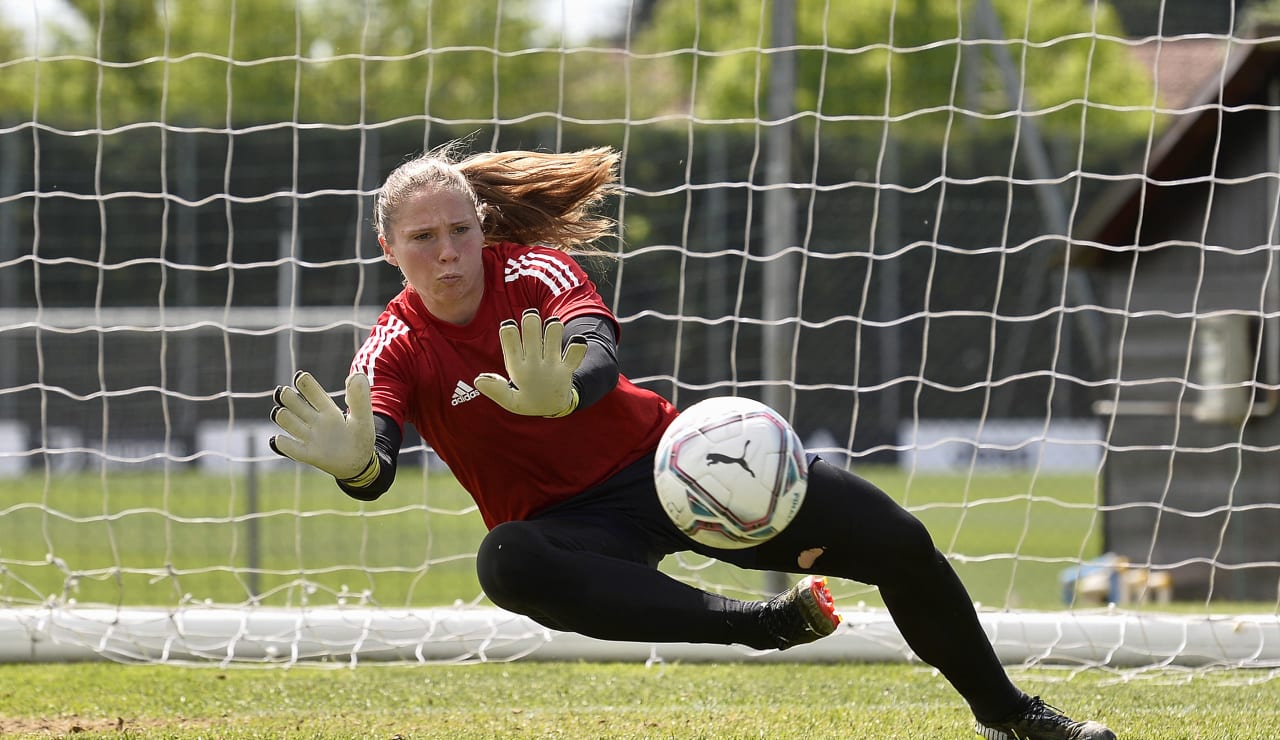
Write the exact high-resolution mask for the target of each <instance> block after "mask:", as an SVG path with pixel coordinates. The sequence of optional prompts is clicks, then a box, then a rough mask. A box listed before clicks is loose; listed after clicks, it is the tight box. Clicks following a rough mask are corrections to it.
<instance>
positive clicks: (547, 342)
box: [539, 316, 564, 362]
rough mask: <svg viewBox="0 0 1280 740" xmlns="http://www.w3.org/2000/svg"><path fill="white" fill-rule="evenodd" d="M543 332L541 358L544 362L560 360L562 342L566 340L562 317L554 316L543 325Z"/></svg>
mask: <svg viewBox="0 0 1280 740" xmlns="http://www.w3.org/2000/svg"><path fill="white" fill-rule="evenodd" d="M542 332H543V333H542V355H541V356H540V357H539V359H540V360H542V361H543V362H555V361H558V360H560V359H561V355H560V344H561V343H562V342H563V341H564V324H563V323H561V322H560V319H558V318H556V317H555V316H552V317H551V318H549V319H547V323H546V324H544V325H543V328H542Z"/></svg>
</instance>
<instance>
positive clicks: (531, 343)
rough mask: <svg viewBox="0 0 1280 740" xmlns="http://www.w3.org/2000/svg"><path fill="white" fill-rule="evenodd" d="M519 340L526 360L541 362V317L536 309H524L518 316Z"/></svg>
mask: <svg viewBox="0 0 1280 740" xmlns="http://www.w3.org/2000/svg"><path fill="white" fill-rule="evenodd" d="M520 340H521V343H522V344H523V345H524V357H525V359H526V360H530V359H532V360H534V361H535V362H541V361H542V317H541V316H539V315H538V309H536V308H530V309H526V310H525V312H524V314H522V315H521V316H520Z"/></svg>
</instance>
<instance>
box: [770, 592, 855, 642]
mask: <svg viewBox="0 0 1280 740" xmlns="http://www.w3.org/2000/svg"><path fill="white" fill-rule="evenodd" d="M764 619H765V624H766V625H767V626H768V629H769V633H770V634H771V635H773V637H774V638H775V639H776V640H777V641H778V649H779V650H786V649H787V648H789V647H794V646H796V645H803V644H805V643H807V642H813V641H814V640H816V639H818V638H819V637H826V636H827V635H829V634H831V633H832V632H835V631H836V626H837V625H839V624H840V615H839V614H836V604H835V600H834V599H832V598H831V591H830V590H828V589H827V579H825V578H822V577H821V576H805V577H804V578H802V579H800V581H799V582H798V583H796V585H794V586H792V587H791V588H789V589H787V590H786V591H783V592H782V593H780V594H778V595H777V596H775V597H773V598H772V599H769V600H768V601H766V602H765V603H764Z"/></svg>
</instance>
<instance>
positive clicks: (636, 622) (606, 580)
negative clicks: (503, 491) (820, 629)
mask: <svg viewBox="0 0 1280 740" xmlns="http://www.w3.org/2000/svg"><path fill="white" fill-rule="evenodd" d="M682 551H693V552H697V553H700V554H702V555H706V556H708V557H712V558H715V559H717V560H721V561H724V562H729V563H733V564H734V565H737V566H740V567H743V568H749V569H757V570H770V571H780V572H787V573H797V574H800V573H803V574H810V573H812V574H820V575H826V576H832V577H837V578H846V579H850V580H855V581H860V582H862V583H866V584H870V585H874V586H876V587H878V588H879V590H880V593H881V596H882V597H883V599H884V602H885V605H886V606H887V607H888V609H889V612H890V614H891V615H892V617H893V620H894V623H895V624H896V625H897V627H898V629H899V630H900V631H901V633H902V635H903V637H904V638H905V639H906V641H907V644H908V645H910V646H911V649H912V650H913V651H914V652H915V654H916V655H917V656H918V657H919V658H920V659H921V660H923V661H925V662H926V663H929V664H930V665H932V666H933V667H935V668H937V669H938V670H939V671H940V672H941V673H942V674H943V675H944V676H946V678H947V680H949V681H950V682H951V684H952V685H953V686H954V687H955V688H956V690H957V691H959V692H960V694H961V695H962V696H963V697H964V698H965V700H966V701H968V703H969V705H970V707H971V708H972V709H973V710H974V713H975V714H976V715H978V716H979V717H982V718H993V717H1002V716H1005V715H1007V714H1008V713H1009V712H1010V711H1012V710H1013V709H1014V708H1015V707H1016V706H1017V705H1018V702H1020V701H1021V700H1022V699H1023V698H1024V695H1023V694H1022V692H1021V691H1019V690H1018V689H1017V688H1016V687H1014V686H1013V684H1012V683H1011V682H1010V680H1009V678H1008V676H1007V674H1006V673H1005V671H1004V668H1003V667H1002V666H1001V665H1000V663H999V661H998V660H997V658H996V655H995V652H994V651H993V649H992V647H991V644H990V642H989V641H988V639H987V636H986V634H985V633H984V632H983V630H982V627H981V625H980V624H979V622H978V618H977V614H976V613H975V611H974V608H973V603H972V601H971V599H970V598H969V595H968V592H967V591H966V590H965V588H964V585H963V584H962V583H961V582H960V579H959V578H958V577H957V576H956V574H955V571H954V570H953V569H952V568H951V565H950V563H949V562H948V561H947V560H946V558H945V557H943V555H942V554H941V553H940V552H938V550H937V548H936V547H935V546H934V544H933V539H932V538H931V537H930V535H929V532H928V530H926V529H925V527H924V525H923V524H922V523H921V522H920V521H919V520H918V519H917V518H916V517H915V516H913V515H912V514H911V513H910V512H908V511H907V510H905V509H904V508H902V507H901V506H899V505H898V503H897V502H896V501H894V500H893V499H892V498H890V497H889V496H888V495H887V494H885V493H884V492H883V491H881V490H880V489H879V488H877V487H876V486H874V485H873V484H871V483H870V482H869V481H866V480H864V479H863V478H861V477H859V476H857V475H855V474H853V473H851V472H849V471H846V470H844V469H843V468H839V467H837V466H834V465H831V464H828V463H826V462H825V461H823V460H821V459H814V460H813V461H812V463H811V465H810V468H809V485H808V490H807V492H806V494H805V500H804V503H803V505H802V506H801V508H800V511H799V512H798V513H797V514H796V518H795V519H794V520H793V521H792V522H791V524H790V525H789V526H788V527H787V528H786V529H784V530H783V531H782V532H781V533H780V534H779V535H778V536H776V537H775V538H773V539H772V540H769V541H768V542H766V543H764V544H762V545H759V546H758V547H754V548H749V549H745V550H717V549H713V548H708V547H705V546H702V545H699V544H697V543H695V542H693V541H692V540H690V539H688V538H687V537H685V536H684V535H683V534H681V533H680V531H679V530H677V529H676V528H675V526H674V525H673V524H672V523H671V521H670V520H669V519H668V518H667V516H666V514H665V512H663V511H662V509H661V508H660V506H659V504H658V499H657V494H656V493H655V491H654V487H653V476H652V459H651V458H646V459H644V460H641V461H640V462H639V463H637V464H635V465H633V466H631V467H630V468H628V469H627V470H624V471H623V472H621V473H619V474H618V475H617V476H615V477H614V478H613V479H612V480H610V481H608V482H607V483H605V484H604V485H602V486H600V487H599V488H596V489H593V490H591V491H588V492H586V493H583V494H582V495H580V496H577V497H575V498H574V499H571V500H570V501H568V502H565V503H563V504H560V505H558V506H556V507H553V508H551V509H549V510H546V511H544V512H542V513H541V514H539V515H538V516H536V517H534V518H532V519H529V520H526V521H518V522H507V523H504V524H501V525H499V526H497V527H495V528H494V529H493V530H492V531H490V532H489V534H488V535H487V536H486V537H485V539H484V541H483V542H482V543H481V545H480V549H479V552H478V556H477V562H476V567H477V570H478V573H479V578H480V585H481V586H482V587H483V588H484V590H485V594H486V595H487V596H488V597H489V598H490V599H491V600H492V601H493V602H494V603H495V604H497V605H498V606H501V607H503V608H504V609H508V610H510V611H513V612H516V613H519V614H524V615H526V616H528V617H530V618H532V619H534V620H536V621H538V622H539V623H541V624H543V625H545V626H547V627H550V628H552V629H557V630H562V631H571V632H578V633H581V634H583V635H587V636H590V637H596V638H600V639H606V640H631V641H639V642H694V643H713V644H724V645H728V644H734V643H737V644H743V645H748V646H752V647H757V648H769V647H773V646H774V644H775V643H774V640H773V639H772V638H771V637H770V636H769V635H768V634H767V633H766V632H765V630H764V627H763V625H762V624H761V620H760V619H759V618H758V616H757V615H758V609H755V608H754V604H752V603H751V602H745V603H744V602H741V601H737V600H735V599H729V598H726V597H723V596H720V595H717V594H712V593H708V592H705V591H702V590H699V589H697V588H694V587H692V586H690V585H688V584H686V583H683V582H681V581H678V580H676V579H674V578H671V577H670V576H668V575H666V574H664V573H662V572H661V571H659V570H658V569H657V565H658V563H659V562H660V561H661V560H662V558H663V557H665V556H667V555H670V554H672V553H675V552H682Z"/></svg>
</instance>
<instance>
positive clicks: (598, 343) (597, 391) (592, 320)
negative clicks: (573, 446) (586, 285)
mask: <svg viewBox="0 0 1280 740" xmlns="http://www.w3.org/2000/svg"><path fill="white" fill-rule="evenodd" d="M575 335H576V336H581V337H583V338H584V339H586V340H587V354H586V355H585V356H584V357H583V358H582V364H581V365H579V366H578V369H577V370H575V371H574V373H573V387H574V388H576V389H577V390H578V406H577V408H579V409H582V408H586V407H587V406H590V405H591V404H593V403H595V402H596V401H599V400H600V399H601V398H604V397H605V396H606V395H607V394H608V393H609V391H612V390H613V389H614V387H615V386H617V385H618V340H617V337H616V336H615V334H614V329H613V322H611V321H610V320H609V319H607V318H605V317H603V316H579V317H578V318H575V319H572V320H570V321H569V323H568V324H565V341H568V338H569V337H572V336H575Z"/></svg>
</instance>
